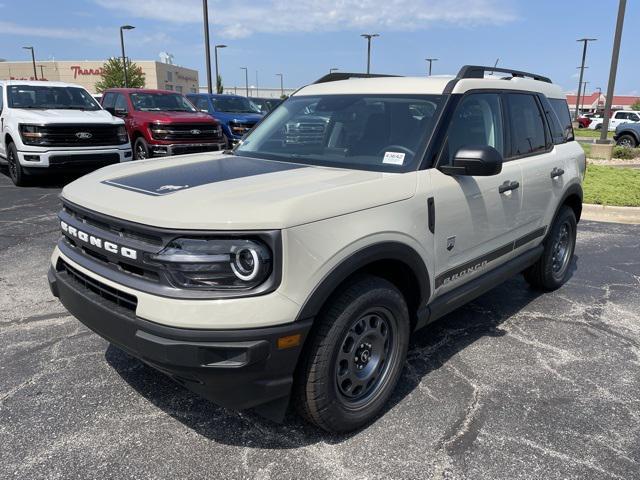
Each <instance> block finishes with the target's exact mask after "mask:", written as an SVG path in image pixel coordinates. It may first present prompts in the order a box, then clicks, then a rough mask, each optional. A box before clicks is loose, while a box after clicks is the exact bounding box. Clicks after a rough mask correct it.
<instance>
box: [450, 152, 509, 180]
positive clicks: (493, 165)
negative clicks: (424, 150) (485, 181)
mask: <svg viewBox="0 0 640 480" xmlns="http://www.w3.org/2000/svg"><path fill="white" fill-rule="evenodd" d="M439 169H440V171H441V172H442V173H444V174H446V175H470V176H480V177H489V176H491V175H497V174H498V173H500V172H501V171H502V155H501V154H500V152H498V151H497V150H496V149H495V148H493V147H490V146H488V145H469V146H468V147H462V148H461V149H460V150H458V151H457V152H456V154H455V156H454V157H453V164H452V165H441V166H440V167H439Z"/></svg>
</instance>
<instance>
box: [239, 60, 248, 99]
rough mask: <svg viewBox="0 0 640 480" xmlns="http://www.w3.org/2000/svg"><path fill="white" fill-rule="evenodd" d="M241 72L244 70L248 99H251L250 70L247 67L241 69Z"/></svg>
mask: <svg viewBox="0 0 640 480" xmlns="http://www.w3.org/2000/svg"><path fill="white" fill-rule="evenodd" d="M240 70H244V85H245V90H246V94H247V98H249V70H248V69H247V67H240Z"/></svg>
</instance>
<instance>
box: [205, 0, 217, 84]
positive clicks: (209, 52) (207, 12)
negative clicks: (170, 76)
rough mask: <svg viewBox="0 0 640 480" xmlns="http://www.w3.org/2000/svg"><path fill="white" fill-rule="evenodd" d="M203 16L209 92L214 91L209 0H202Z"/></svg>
mask: <svg viewBox="0 0 640 480" xmlns="http://www.w3.org/2000/svg"><path fill="white" fill-rule="evenodd" d="M202 17H203V19H204V56H205V60H206V64H207V66H206V68H207V92H208V93H213V85H212V83H211V51H210V49H209V5H208V1H207V0H202ZM216 80H217V77H216Z"/></svg>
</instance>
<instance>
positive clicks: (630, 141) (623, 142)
mask: <svg viewBox="0 0 640 480" xmlns="http://www.w3.org/2000/svg"><path fill="white" fill-rule="evenodd" d="M616 145H618V146H620V147H628V148H636V147H637V146H638V142H637V140H636V139H635V137H634V136H633V135H631V134H629V133H625V134H623V135H620V138H618V141H617V142H616Z"/></svg>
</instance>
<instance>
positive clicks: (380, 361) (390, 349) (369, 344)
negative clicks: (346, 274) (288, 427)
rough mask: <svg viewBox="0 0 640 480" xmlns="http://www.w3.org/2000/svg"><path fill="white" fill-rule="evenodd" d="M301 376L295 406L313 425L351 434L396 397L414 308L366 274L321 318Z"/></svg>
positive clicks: (388, 286) (385, 283)
mask: <svg viewBox="0 0 640 480" xmlns="http://www.w3.org/2000/svg"><path fill="white" fill-rule="evenodd" d="M317 322H318V323H317V325H316V326H315V327H314V330H315V331H314V334H313V335H312V337H311V339H310V343H309V345H307V348H306V351H305V357H304V358H303V360H302V363H301V367H300V369H299V371H298V375H297V378H296V386H295V388H294V404H295V405H296V407H297V409H298V411H299V412H300V414H301V415H302V416H303V417H304V418H306V419H307V420H308V421H310V422H311V423H314V424H315V425H317V426H319V427H321V428H323V429H325V430H327V431H329V432H347V431H351V430H355V429H357V428H359V427H361V426H363V425H365V424H367V423H368V422H370V421H371V420H372V419H373V418H374V417H375V416H376V415H377V414H378V413H379V412H380V410H381V409H382V407H383V406H384V405H385V403H386V402H387V400H388V399H389V397H390V396H391V394H392V392H393V390H394V388H395V386H396V384H397V382H398V379H399V378H400V374H401V372H402V367H403V364H404V361H405V358H406V355H407V347H408V344H409V330H410V327H409V312H408V308H407V304H406V302H405V299H404V297H403V295H402V294H401V293H400V292H399V291H398V289H397V288H396V287H395V286H394V285H393V284H391V283H390V282H388V281H386V280H384V279H382V278H379V277H374V276H363V277H360V278H358V279H357V280H355V281H354V282H352V283H351V284H349V285H348V286H347V287H346V288H345V289H343V290H342V292H341V293H340V295H338V296H337V297H335V298H334V299H333V300H331V301H330V303H329V305H327V308H326V309H325V311H324V313H323V314H322V315H321V316H320V317H318V319H317Z"/></svg>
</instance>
